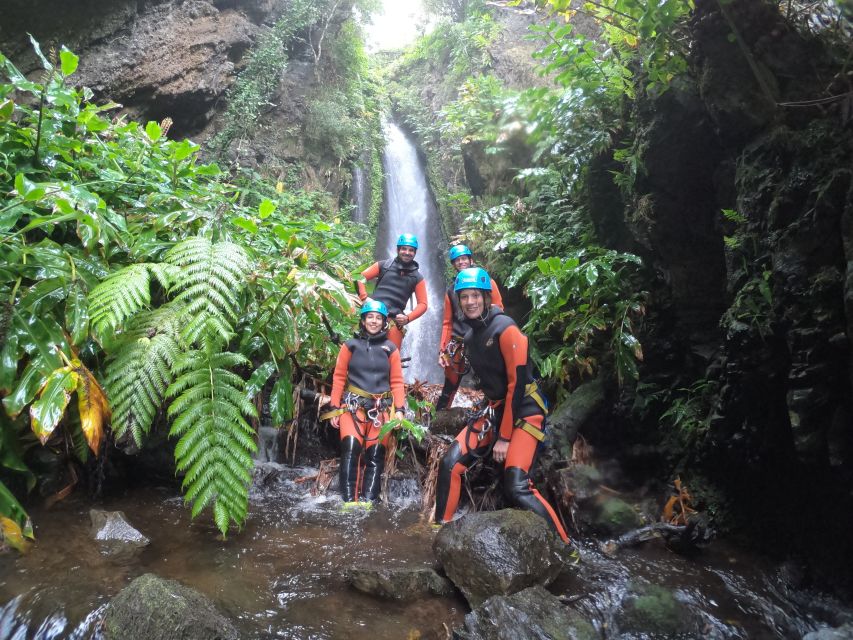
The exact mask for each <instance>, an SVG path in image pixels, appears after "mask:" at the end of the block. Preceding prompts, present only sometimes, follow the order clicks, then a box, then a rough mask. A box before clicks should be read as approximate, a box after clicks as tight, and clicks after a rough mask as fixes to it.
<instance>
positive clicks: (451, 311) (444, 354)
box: [435, 244, 504, 411]
mask: <svg viewBox="0 0 853 640" xmlns="http://www.w3.org/2000/svg"><path fill="white" fill-rule="evenodd" d="M448 257H449V258H450V264H452V265H453V267H454V268H455V269H456V272H457V273H459V272H460V271H462V269H468V268H470V267H473V266H474V256H473V255H472V254H471V249H469V248H468V247H467V246H466V245H464V244H456V245H453V246H452V247H450V249H449V251H448ZM491 284H492V304H493V305H494V306H496V307H500V308H501V309H503V308H504V302H503V299H502V298H501V292H500V289H498V283H497V282H495V281H494V279H492V281H491ZM464 334H465V323H464V316H463V315H462V310H461V309H460V308H459V301H458V299H457V298H456V294H454V293H453V285H450V286H449V287H448V288H447V291H446V292H445V293H444V319H443V320H442V323H441V340H440V341H439V344H438V366H440V367H442V368H443V369H444V386H443V387H442V389H441V395H440V396H438V400H437V401H436V403H435V408H436V410H437V411H441V410H442V409H446V408H448V407H449V406H450V405H452V404H453V398H454V396H455V395H456V390H457V389H458V388H459V381H460V380H461V379H462V376H464V375H465V373H466V372H467V363H466V358H465V349H464V348H463V346H462V336H463V335H464Z"/></svg>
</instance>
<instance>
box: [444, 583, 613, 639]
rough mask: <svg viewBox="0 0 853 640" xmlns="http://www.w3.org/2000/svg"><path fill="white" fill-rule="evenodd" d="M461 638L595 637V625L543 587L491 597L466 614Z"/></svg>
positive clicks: (597, 635) (458, 632) (456, 635)
mask: <svg viewBox="0 0 853 640" xmlns="http://www.w3.org/2000/svg"><path fill="white" fill-rule="evenodd" d="M454 637H458V638H460V640H529V639H530V638H536V639H537V640H595V639H597V638H599V637H600V636H599V634H598V633H597V632H596V630H595V627H593V626H592V624H590V623H589V621H587V620H585V619H584V618H582V617H581V616H580V615H579V614H577V613H576V612H575V611H573V610H572V609H569V608H568V607H567V606H565V605H563V604H562V603H561V602H560V601H559V599H557V598H556V597H555V596H554V595H552V594H550V593H548V591H546V590H545V588H544V587H541V586H535V587H530V588H528V589H524V590H523V591H519V592H518V593H515V594H513V595H511V596H493V597H491V598H489V599H488V600H486V601H485V602H484V603H483V604H482V605H480V606H479V607H477V608H476V609H474V610H473V611H472V612H471V613H469V614H468V615H467V616H465V630H464V631H456V632H455V634H454Z"/></svg>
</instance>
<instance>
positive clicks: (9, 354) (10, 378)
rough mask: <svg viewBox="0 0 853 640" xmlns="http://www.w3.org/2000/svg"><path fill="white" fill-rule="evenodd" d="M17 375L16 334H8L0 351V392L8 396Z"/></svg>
mask: <svg viewBox="0 0 853 640" xmlns="http://www.w3.org/2000/svg"><path fill="white" fill-rule="evenodd" d="M17 373H18V334H17V333H12V332H11V331H10V332H9V335H8V336H6V342H5V343H4V344H3V350H2V351H0V391H1V392H3V394H8V393H9V392H11V391H12V384H13V383H14V382H15V376H16V375H17Z"/></svg>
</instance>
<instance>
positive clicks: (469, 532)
mask: <svg viewBox="0 0 853 640" xmlns="http://www.w3.org/2000/svg"><path fill="white" fill-rule="evenodd" d="M432 548H433V551H434V552H435V555H436V557H437V558H438V560H439V562H440V563H441V565H442V567H443V568H444V572H445V573H446V574H447V577H449V578H450V580H451V581H452V582H453V584H455V585H456V586H457V587H458V588H459V589H460V591H462V593H463V594H464V595H465V598H466V599H467V600H468V602H469V603H470V604H471V606H472V607H476V606H477V605H479V604H481V603H482V602H484V601H485V600H486V599H487V598H489V597H491V596H493V595H508V594H512V593H515V592H517V591H521V590H522V589H525V588H527V587H531V586H534V585H537V584H540V585H545V584H549V583H550V582H551V581H553V580H554V578H556V577H557V575H558V574H559V573H560V571H561V570H562V569H563V567H564V566H566V563H565V559H566V554H567V552H568V547H567V546H566V545H565V544H564V543H563V542H562V541H561V540H560V539H559V538H558V537H557V535H556V534H554V532H553V531H551V529H550V527H549V526H548V524H547V523H546V522H545V520H544V519H543V518H542V517H540V516H538V515H536V514H535V513H532V512H530V511H520V510H517V509H503V510H501V511H492V512H485V513H482V512H481V513H471V514H468V515H466V516H463V517H461V518H459V519H458V520H454V521H453V522H450V523H448V524H446V525H445V526H444V527H442V529H441V531H439V532H438V535H437V536H436V538H435V542H433V547H432Z"/></svg>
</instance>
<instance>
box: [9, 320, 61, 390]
mask: <svg viewBox="0 0 853 640" xmlns="http://www.w3.org/2000/svg"><path fill="white" fill-rule="evenodd" d="M12 323H13V326H14V327H15V328H16V329H17V331H18V335H19V337H20V343H19V344H20V346H21V347H22V348H23V349H24V350H25V351H26V352H27V353H29V354H33V355H35V354H38V355H39V358H38V359H37V361H38V362H39V363H40V366H41V367H42V372H43V373H44V374H45V375H47V374H49V373H50V372H51V371H53V370H54V369H57V368H58V367H60V366H61V364H62V361H61V360H60V359H59V354H58V353H57V351H56V345H62V346H64V345H65V338H64V337H63V335H62V329H61V328H60V327H59V325H58V324H56V321H55V320H54V319H53V318H52V317H50V316H45V318H44V319H41V318H39V317H37V316H31V315H28V316H27V317H26V318H24V316H23V315H22V314H21V313H20V311H19V310H18V309H15V311H14V312H13V314H12Z"/></svg>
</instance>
